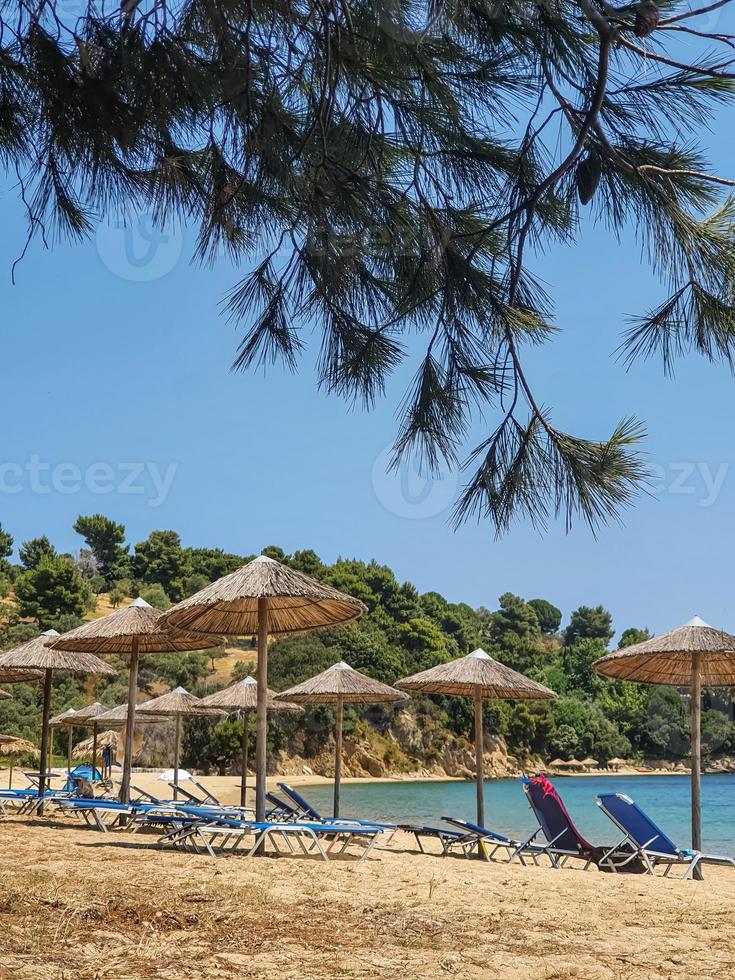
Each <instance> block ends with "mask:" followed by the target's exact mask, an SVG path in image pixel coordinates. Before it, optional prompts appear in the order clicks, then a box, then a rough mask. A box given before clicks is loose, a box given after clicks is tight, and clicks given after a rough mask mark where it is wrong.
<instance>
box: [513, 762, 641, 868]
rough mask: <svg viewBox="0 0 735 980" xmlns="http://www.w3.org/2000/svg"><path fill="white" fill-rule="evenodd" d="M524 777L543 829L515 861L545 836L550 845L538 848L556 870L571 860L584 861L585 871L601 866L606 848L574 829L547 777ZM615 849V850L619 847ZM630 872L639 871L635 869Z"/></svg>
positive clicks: (539, 827) (529, 799) (528, 794)
mask: <svg viewBox="0 0 735 980" xmlns="http://www.w3.org/2000/svg"><path fill="white" fill-rule="evenodd" d="M521 778H522V780H523V791H524V793H525V794H526V798H527V800H528V804H529V806H530V807H531V810H532V811H533V813H534V815H535V817H536V819H537V820H538V823H539V826H538V830H535V831H534V832H533V834H531V836H530V837H528V838H527V839H526V840H525V841H524V842H523V843H522V844H521V845H519V850H518V853H517V854H516V855H514V856H513V857H511V862H512V861H514V860H515V858H516V857H517V856H520V853H521V848H527V847H528V846H529V845H530V844H532V843H535V842H536V838H537V837H538V835H539V834H540V833H542V834H543V835H544V837H545V838H546V844H540V843H539V845H538V846H539V847H540V848H541V851H542V852H543V853H544V854H547V855H548V857H549V860H550V861H551V864H552V866H553V867H555V868H556V867H562V866H563V865H564V864H565V863H566V862H567V860H568V859H570V858H579V859H580V860H582V861H584V869H583V870H585V871H586V870H587V869H588V868H589V867H590V865H593V864H594V865H599V861H600V859H601V857H602V856H603V854H605V852H606V849H605V848H603V847H595V846H594V845H592V844H590V843H588V842H587V841H586V840H585V839H584V837H582V835H581V834H580V832H579V831H578V830H577V828H576V827H575V826H574V823H573V821H572V818H571V817H570V816H569V814H568V812H567V808H566V807H565V806H564V803H563V802H562V799H561V797H560V796H559V794H558V793H557V791H556V789H555V788H554V786H553V785H552V783H551V782H549V780H548V779H547V778H546V776H543V775H540V776H534V777H533V779H528V778H527V777H525V776H523V777H521ZM612 850H613V851H614V850H615V848H613V849H612ZM608 853H609V852H608ZM629 870H631V871H632V870H636V869H635V868H634V867H632V866H631V867H630V868H629Z"/></svg>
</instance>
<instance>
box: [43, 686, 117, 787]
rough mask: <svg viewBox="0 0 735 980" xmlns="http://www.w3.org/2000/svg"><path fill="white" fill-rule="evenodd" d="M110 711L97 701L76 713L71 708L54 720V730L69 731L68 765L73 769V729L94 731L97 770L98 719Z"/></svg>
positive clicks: (93, 742) (93, 751) (93, 756)
mask: <svg viewBox="0 0 735 980" xmlns="http://www.w3.org/2000/svg"><path fill="white" fill-rule="evenodd" d="M108 710H109V709H108V708H107V706H106V705H104V704H100V702H99V701H95V702H94V704H88V705H87V707H86V708H79V709H78V710H77V711H75V710H74V709H73V708H69V710H68V711H65V712H64V713H63V714H60V715H57V716H56V717H55V718H52V719H51V721H50V723H49V724H50V725H51V727H52V728H54V727H57V728H66V729H68V732H67V734H68V736H69V741H68V743H67V749H68V751H67V765H68V768H69V769H71V760H72V758H73V757H74V756H73V753H72V751H71V735H72V729H73V728H91V729H92V770H93V771H94V770H96V769H97V744H96V741H95V739H96V738H97V731H98V728H99V725H98V722H97V718H98V717H99V716H100V715H103V714H104V713H105V712H106V711H108Z"/></svg>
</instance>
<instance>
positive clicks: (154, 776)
mask: <svg viewBox="0 0 735 980" xmlns="http://www.w3.org/2000/svg"><path fill="white" fill-rule="evenodd" d="M55 771H56V772H57V773H58V775H59V776H60V777H62V776H63V774H64V773H65V770H64V769H61V768H58V767H57V768H56V769H55ZM162 771H163V770H160V769H146V770H139V771H136V770H135V769H134V770H133V774H134V776H135V778H136V780H137V781H138V782H139V783H145V784H150V785H147V786H146V788H148V789H150V790H151V791H152V790H153V788H154V787H155V786H158V787H159V790H160V787H161V783H160V780H159V779H158V776H159V774H160V773H161V772H162ZM529 772H534V773H535V772H545V773H546V775H547V776H549V778H550V779H572V778H573V779H594V778H597V777H599V778H603V779H608V778H610V779H612V778H615V777H618V778H620V777H623V778H625V779H628V778H633V777H641V776H684V777H686V778H690V777H691V772H690V770H688V769H686V770H681V769H677V770H669V769H652V770H651V771H650V772H640V771H639V770H637V769H623V768H621V769H619V770H618V771H617V772H615V771H613V770H610V769H601V770H593V771H592V772H574V773H571V772H570V773H567V772H554V771H553V770H549V769H543V768H542V767H538V768H536V767H534V768H533V769H532V770H529ZM195 775H196V778H197V779H202V780H204V781H205V782H206V783H211V785H212V789H214V790H230V791H232V792H233V793H234V792H235V790H237V789H238V788H239V786H240V777H239V776H237V775H228V776H219V775H214V774H210V775H208V776H205V775H202V774H195ZM720 775H732V774H731V773H726V772H721V771H714V772H705V773H702V776H703V777H706V776H720ZM113 776H114V777H115V778H116V779H118V780H119V778H120V773H119V772H118V771H117V770H116V769H114V770H113ZM520 776H521V773H520V772H517V773H508V774H507V775H504V776H486V777H485V782H486V783H493V782H502V781H504V780H508V781H511V780H516V779H518V778H519V777H520ZM278 782H287V783H289V784H291V785H293V786H295V787H298V786H331V785H332V784H333V782H334V778H333V777H332V776H320V775H319V774H318V773H290V774H289V773H275V774H272V775H269V776H268V789H269V790H273V791H276V783H278ZM472 782H474V780H473V779H468V778H466V777H464V776H447V775H444V774H442V775H423V774H420V775H419V774H417V775H412V774H411V773H400V774H397V775H394V776H343V777H342V785H343V786H344V785H362V786H373V785H381V784H390V783H393V784H395V783H427V784H430V783H472ZM7 784H8V770H7V769H4V770H0V789H6V788H7ZM183 785H186V784H185V783H184V784H183ZM248 786H249V787H252V788H254V786H255V776H254V774H252V773H249V774H248ZM13 788H14V789H24V788H28V784H27V781H26V779H25V777H24V776H23V771H22V770H21V769H18V768H14V770H13Z"/></svg>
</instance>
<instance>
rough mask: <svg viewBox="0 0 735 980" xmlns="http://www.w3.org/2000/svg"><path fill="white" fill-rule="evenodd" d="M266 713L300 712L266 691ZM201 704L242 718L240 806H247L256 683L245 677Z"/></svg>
mask: <svg viewBox="0 0 735 980" xmlns="http://www.w3.org/2000/svg"><path fill="white" fill-rule="evenodd" d="M267 696H268V711H286V712H302V711H303V710H304V709H303V708H302V707H301V706H300V705H298V704H290V703H289V702H288V701H276V700H275V698H276V692H275V691H271V690H268V691H267ZM202 704H207V705H211V707H213V708H222V709H223V710H225V711H227V712H228V713H232V712H238V713H239V714H240V715H241V716H242V753H241V760H240V761H241V777H240V806H247V791H248V751H249V748H250V717H251V715H252V714H253V712H254V711H255V710H256V709H257V707H258V682H257V681H256V680H255V678H254V677H246V678H245V679H244V680H242V681H238V682H237V683H236V684H231V685H230V686H229V687H226V688H225V689H224V690H223V691H215V693H214V694H208V695H207V696H206V697H205V698H202Z"/></svg>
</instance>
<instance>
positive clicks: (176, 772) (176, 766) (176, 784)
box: [174, 714, 181, 800]
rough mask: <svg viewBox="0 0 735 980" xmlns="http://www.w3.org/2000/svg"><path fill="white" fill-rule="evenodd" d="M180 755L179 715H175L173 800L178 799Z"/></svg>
mask: <svg viewBox="0 0 735 980" xmlns="http://www.w3.org/2000/svg"><path fill="white" fill-rule="evenodd" d="M180 755H181V715H180V714H178V715H176V743H175V745H174V799H175V800H178V798H179V757H180Z"/></svg>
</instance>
